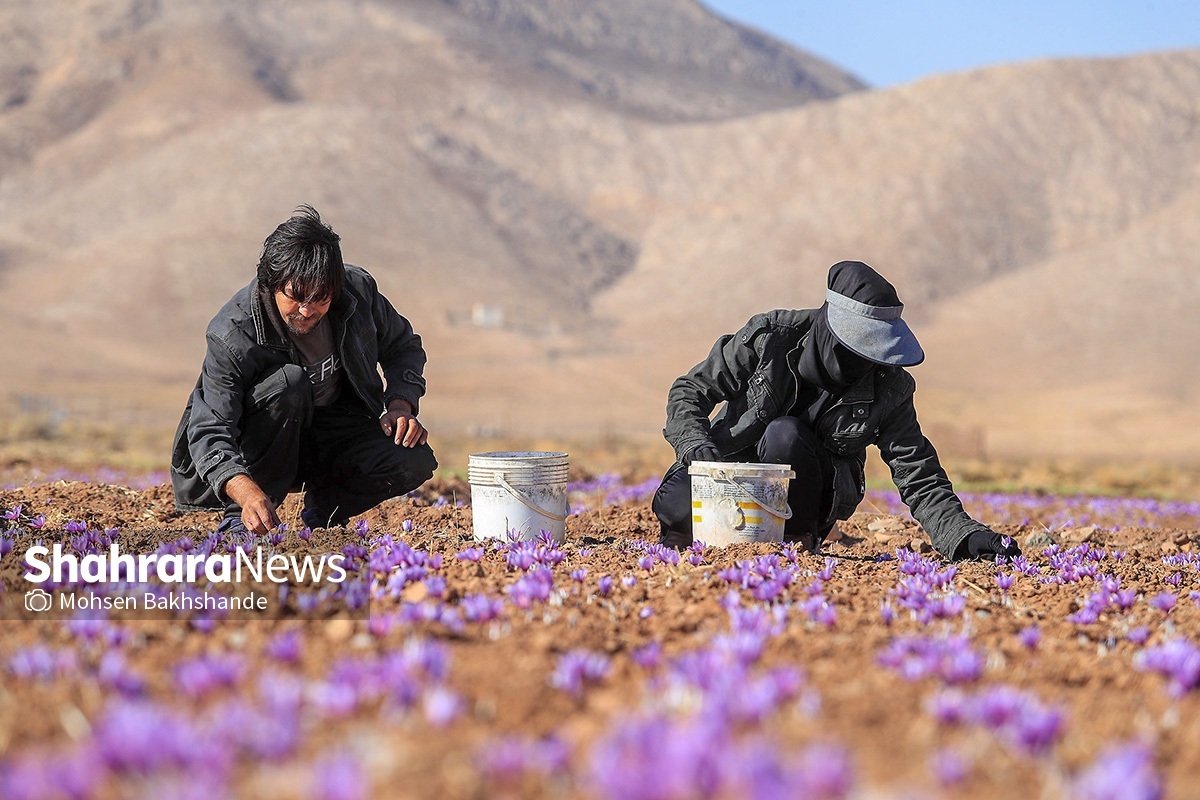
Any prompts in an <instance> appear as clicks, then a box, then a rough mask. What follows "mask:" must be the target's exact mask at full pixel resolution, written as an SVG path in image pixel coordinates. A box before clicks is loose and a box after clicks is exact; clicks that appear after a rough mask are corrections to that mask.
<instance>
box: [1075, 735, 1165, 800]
mask: <svg viewBox="0 0 1200 800" xmlns="http://www.w3.org/2000/svg"><path fill="white" fill-rule="evenodd" d="M1071 789H1072V791H1071V796H1072V797H1077V798H1079V800H1159V798H1161V797H1162V794H1163V785H1162V780H1161V779H1160V778H1159V777H1158V775H1157V774H1156V773H1155V772H1154V754H1153V753H1152V752H1151V750H1150V748H1148V747H1146V746H1145V745H1141V744H1126V745H1118V746H1111V747H1108V748H1106V749H1105V750H1104V751H1103V752H1102V753H1100V755H1099V756H1097V757H1096V760H1095V761H1094V762H1092V764H1091V765H1090V766H1088V767H1087V768H1086V769H1084V770H1083V771H1082V772H1081V773H1080V774H1079V776H1078V777H1077V778H1076V779H1075V780H1074V781H1073V783H1072V785H1071Z"/></svg>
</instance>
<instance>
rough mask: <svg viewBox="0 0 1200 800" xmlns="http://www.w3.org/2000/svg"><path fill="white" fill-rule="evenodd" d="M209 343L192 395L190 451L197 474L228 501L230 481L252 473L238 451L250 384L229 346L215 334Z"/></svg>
mask: <svg viewBox="0 0 1200 800" xmlns="http://www.w3.org/2000/svg"><path fill="white" fill-rule="evenodd" d="M206 340H207V343H208V351H207V352H206V353H205V356H204V366H203V368H202V370H201V373H200V381H199V382H198V384H197V386H196V389H195V390H194V391H193V393H192V415H191V419H190V421H189V423H188V434H187V436H188V451H189V452H190V453H191V456H192V461H193V463H194V464H195V465H196V473H197V474H198V475H199V476H200V478H201V479H202V480H203V481H204V482H205V483H207V484H208V485H209V486H211V487H212V490H213V492H214V493H215V494H216V495H217V497H219V498H222V499H225V494H224V488H225V484H226V482H228V481H229V479H230V478H232V477H234V476H235V475H243V474H246V475H248V474H249V472H250V471H249V469H247V467H246V463H245V461H244V460H243V458H242V454H241V450H240V449H239V448H238V440H239V438H240V436H241V427H240V426H241V423H242V413H243V408H244V403H245V397H246V383H245V377H244V376H243V374H242V372H243V371H242V369H241V368H240V365H238V363H237V362H236V360H235V358H234V356H233V351H232V350H230V348H229V346H228V345H227V344H226V343H225V342H224V341H223V340H222V339H221V338H220V337H219V336H216V335H214V334H212V333H209V334H208V335H207V337H206Z"/></svg>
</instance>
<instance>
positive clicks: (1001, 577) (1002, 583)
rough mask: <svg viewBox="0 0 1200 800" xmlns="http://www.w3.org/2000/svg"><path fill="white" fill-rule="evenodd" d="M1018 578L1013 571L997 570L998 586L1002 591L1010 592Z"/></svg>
mask: <svg viewBox="0 0 1200 800" xmlns="http://www.w3.org/2000/svg"><path fill="white" fill-rule="evenodd" d="M1016 579H1017V578H1016V576H1015V575H1013V574H1012V573H1011V572H997V573H996V588H998V589H999V590H1000V591H1001V592H1004V593H1005V594H1008V590H1009V589H1011V588H1012V586H1013V582H1014V581H1016Z"/></svg>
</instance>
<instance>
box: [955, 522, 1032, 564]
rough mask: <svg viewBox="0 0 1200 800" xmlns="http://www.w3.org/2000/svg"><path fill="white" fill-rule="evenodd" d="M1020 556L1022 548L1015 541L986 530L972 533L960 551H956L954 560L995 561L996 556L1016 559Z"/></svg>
mask: <svg viewBox="0 0 1200 800" xmlns="http://www.w3.org/2000/svg"><path fill="white" fill-rule="evenodd" d="M1019 555H1021V548H1020V547H1018V546H1017V542H1016V540H1015V539H1013V538H1011V537H1008V536H1003V535H1001V534H999V533H996V532H995V531H993V530H988V529H987V528H984V529H983V530H977V531H972V532H971V533H970V534H968V536H967V538H966V539H963V540H962V542H961V543H960V544H959V545H958V549H957V550H955V551H954V560H956V561H958V560H960V559H964V558H972V559H986V560H988V561H994V560H995V559H996V556H1005V557H1006V558H1016V557H1017V556H1019Z"/></svg>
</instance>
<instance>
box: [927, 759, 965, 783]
mask: <svg viewBox="0 0 1200 800" xmlns="http://www.w3.org/2000/svg"><path fill="white" fill-rule="evenodd" d="M929 771H930V772H932V773H933V777H934V779H935V780H937V782H938V783H939V784H940V785H942V786H945V787H950V786H957V785H958V784H960V783H962V782H963V781H964V780H966V779H967V775H968V774H969V772H970V769H969V767H968V766H967V762H966V760H965V759H964V758H963V757H962V756H961V755H960V754H958V753H956V752H954V751H953V750H938V751H937V752H936V753H934V754H933V756H932V757H931V758H930V760H929Z"/></svg>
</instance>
